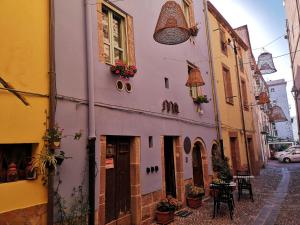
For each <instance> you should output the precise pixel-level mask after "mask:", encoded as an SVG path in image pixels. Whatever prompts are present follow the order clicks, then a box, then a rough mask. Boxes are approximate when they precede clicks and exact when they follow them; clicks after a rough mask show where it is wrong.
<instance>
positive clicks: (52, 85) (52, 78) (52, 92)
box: [47, 0, 56, 225]
mask: <svg viewBox="0 0 300 225" xmlns="http://www.w3.org/2000/svg"><path fill="white" fill-rule="evenodd" d="M48 7H49V9H48V10H49V12H48V13H49V72H48V75H49V128H50V129H51V128H53V127H54V124H55V110H56V98H55V97H56V72H55V46H54V45H55V20H54V0H49V6H48ZM49 151H52V152H53V151H54V149H49ZM53 173H54V171H53V169H49V170H48V196H47V197H48V204H47V225H53V215H54V213H53V211H54V210H53V209H54V190H53V183H54V174H53Z"/></svg>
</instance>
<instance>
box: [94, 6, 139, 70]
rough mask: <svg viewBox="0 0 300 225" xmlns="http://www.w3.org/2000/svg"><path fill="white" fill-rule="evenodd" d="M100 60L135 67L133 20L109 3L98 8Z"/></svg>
mask: <svg viewBox="0 0 300 225" xmlns="http://www.w3.org/2000/svg"><path fill="white" fill-rule="evenodd" d="M97 11H98V41H99V60H100V61H101V62H103V63H108V64H114V63H115V62H116V61H118V60H122V61H123V62H125V63H128V64H131V65H135V55H134V39H133V19H132V17H131V16H129V15H126V14H125V13H124V12H121V11H120V10H118V9H116V8H115V7H113V6H112V5H110V4H109V3H107V2H103V3H102V5H99V6H98V10H97Z"/></svg>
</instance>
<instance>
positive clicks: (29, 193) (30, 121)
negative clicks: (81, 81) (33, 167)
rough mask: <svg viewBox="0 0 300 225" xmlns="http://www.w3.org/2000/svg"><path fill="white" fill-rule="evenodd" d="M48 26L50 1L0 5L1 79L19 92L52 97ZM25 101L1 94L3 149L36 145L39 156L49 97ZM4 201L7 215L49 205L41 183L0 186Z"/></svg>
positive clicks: (0, 209) (22, 0) (3, 2)
mask: <svg viewBox="0 0 300 225" xmlns="http://www.w3.org/2000/svg"><path fill="white" fill-rule="evenodd" d="M48 27H49V26H48V1H41V0H30V1H28V0H17V1H11V0H1V1H0V30H1V35H0V46H1V48H0V49H1V50H0V77H2V78H3V79H4V80H5V81H7V82H9V83H10V84H11V85H12V86H13V87H14V88H15V89H17V90H21V91H28V92H34V93H40V94H48V92H49V91H48V89H49V87H48V82H49V81H48V58H49V57H48V52H49V51H48ZM0 87H3V86H2V85H1V84H0ZM24 97H25V98H26V100H27V101H28V103H29V104H30V105H29V106H25V105H24V104H23V103H22V102H21V101H20V100H19V99H18V98H17V97H16V96H14V95H13V94H12V93H10V92H8V91H6V90H0V109H1V110H0V128H1V129H0V144H8V143H36V144H35V145H34V146H36V147H35V149H33V150H34V152H35V153H38V152H40V151H41V150H42V148H43V140H42V137H43V135H44V133H45V129H46V122H47V114H46V113H45V111H46V112H47V111H48V98H47V97H36V96H30V95H24ZM40 177H41V176H39V178H40ZM0 199H1V200H0V213H3V212H8V211H12V210H16V209H22V208H27V207H31V206H35V205H40V204H44V203H46V202H47V190H46V188H45V187H44V186H43V185H42V183H41V181H40V179H38V180H35V181H25V180H24V181H17V182H10V183H0ZM0 223H1V222H0Z"/></svg>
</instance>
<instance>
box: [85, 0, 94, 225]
mask: <svg viewBox="0 0 300 225" xmlns="http://www.w3.org/2000/svg"><path fill="white" fill-rule="evenodd" d="M92 5H95V4H94V3H93V2H90V1H89V0H85V25H86V32H85V33H86V37H85V38H86V64H87V89H88V129H89V131H88V132H89V135H88V162H89V187H88V202H89V215H88V224H89V225H94V224H95V164H96V163H95V160H96V158H95V143H96V128H95V99H94V63H93V36H92V32H93V23H92V22H93V20H92Z"/></svg>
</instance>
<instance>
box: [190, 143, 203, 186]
mask: <svg viewBox="0 0 300 225" xmlns="http://www.w3.org/2000/svg"><path fill="white" fill-rule="evenodd" d="M201 148H203V146H202V144H201V142H199V141H198V142H196V143H195V144H194V147H193V152H192V160H193V163H192V164H193V179H194V185H195V186H198V187H201V186H202V187H203V186H204V177H203V175H204V174H203V165H202V156H201V151H203V150H202V149H201Z"/></svg>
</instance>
